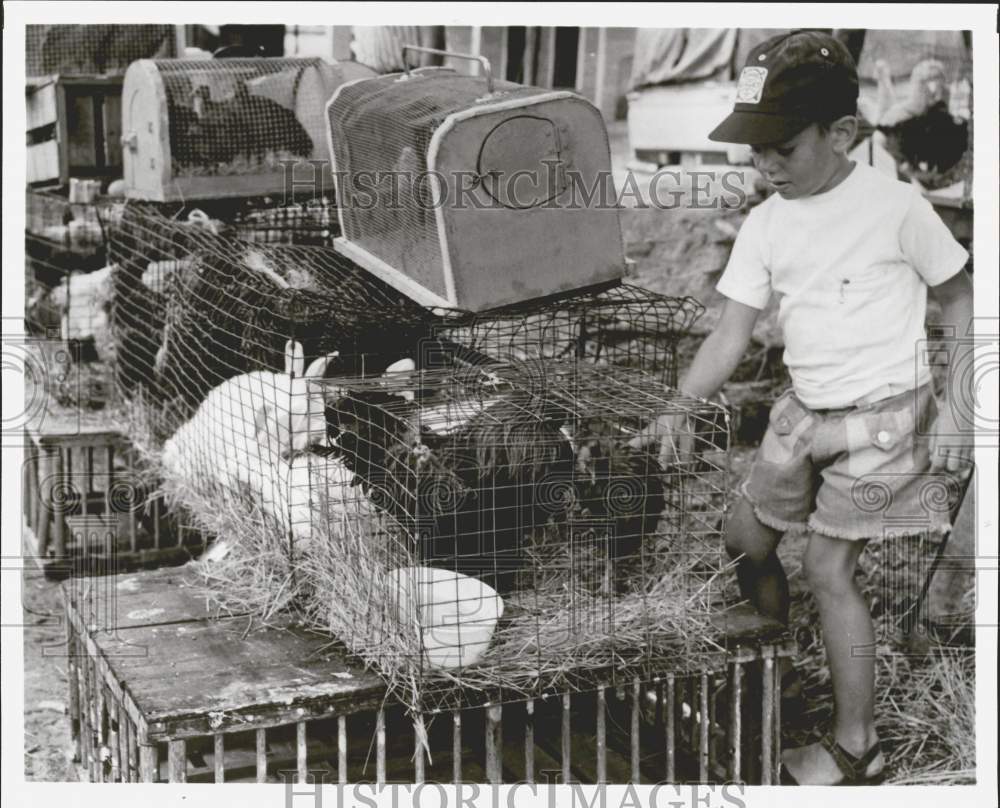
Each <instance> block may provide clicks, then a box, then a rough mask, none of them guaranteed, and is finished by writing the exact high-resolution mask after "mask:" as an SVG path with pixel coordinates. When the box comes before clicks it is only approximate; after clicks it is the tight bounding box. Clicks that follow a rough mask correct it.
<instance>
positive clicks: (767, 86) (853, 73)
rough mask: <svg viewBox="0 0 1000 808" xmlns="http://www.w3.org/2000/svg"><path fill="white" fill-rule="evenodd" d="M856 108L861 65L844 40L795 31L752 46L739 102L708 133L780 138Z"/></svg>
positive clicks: (722, 139)
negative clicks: (855, 59)
mask: <svg viewBox="0 0 1000 808" xmlns="http://www.w3.org/2000/svg"><path fill="white" fill-rule="evenodd" d="M857 109H858V70H857V66H856V65H855V64H854V59H852V58H851V54H850V53H849V52H848V50H847V48H846V47H844V45H843V43H842V42H840V40H838V39H836V38H834V37H832V36H830V35H829V34H826V33H823V32H821V31H793V32H791V33H789V34H779V35H778V36H775V37H771V38H770V39H768V40H765V41H764V42H761V43H760V44H759V45H758V46H757V47H755V48H754V49H753V50H752V51H750V54H749V55H748V56H747V62H746V65H745V66H744V67H743V69H742V70H741V71H740V77H739V83H738V85H737V89H736V105H735V107H734V109H733V111H732V113H730V115H729V117H728V118H726V119H725V120H724V121H723V122H722V123H720V124H719V125H718V126H717V127H715V129H713V130H712V133H711V134H710V135H709V136H708V138H709V140H714V141H716V142H719V143H746V144H749V145H751V146H753V145H759V144H764V143H781V142H782V141H785V140H788V139H789V138H791V137H794V136H795V135H797V134H798V133H799V132H801V131H802V130H803V129H805V128H806V127H807V126H809V124H811V123H816V122H818V121H829V120H835V119H837V118H839V117H842V116H844V115H855V114H857Z"/></svg>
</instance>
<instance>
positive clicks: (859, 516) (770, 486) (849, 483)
mask: <svg viewBox="0 0 1000 808" xmlns="http://www.w3.org/2000/svg"><path fill="white" fill-rule="evenodd" d="M936 415H937V404H936V402H935V400H934V394H933V391H932V388H931V385H930V384H929V383H928V384H925V385H923V386H922V387H919V388H917V389H915V390H907V391H905V392H902V393H897V394H894V395H889V396H887V397H885V398H880V399H879V400H877V401H874V402H872V403H867V404H862V405H858V406H852V407H846V408H843V409H838V410H810V409H809V408H808V407H806V406H805V405H804V404H803V403H802V402H801V401H800V400H799V399H798V397H797V396H796V395H795V393H794V391H792V390H788V391H787V392H785V393H784V394H782V396H781V397H780V398H779V399H778V400H777V401H776V402H775V403H774V406H773V407H772V408H771V415H770V422H769V425H768V428H767V432H766V433H765V435H764V439H763V440H762V441H761V445H760V448H759V449H758V450H757V455H756V457H755V458H754V461H753V464H752V465H751V468H750V473H749V474H748V476H747V479H746V481H745V482H744V483H743V486H742V488H741V493H742V494H743V496H744V498H745V499H746V500H747V501H748V502H749V503H750V504H751V505H752V506H753V508H754V512H755V513H756V515H757V518H758V519H759V520H760V521H761V522H762V523H763V524H765V525H768V526H769V527H772V528H774V529H776V530H782V531H788V530H792V531H804V530H811V531H814V532H816V533H820V534H822V535H824V536H830V537H832V538H839V539H848V540H861V539H874V538H884V537H887V536H890V535H892V536H904V535H917V534H921V533H927V532H939V531H941V530H943V529H946V527H947V526H948V495H949V493H950V491H951V485H952V484H951V481H950V479H949V478H948V476H947V475H946V474H945V473H944V472H942V473H940V474H935V473H931V472H930V471H929V468H930V452H929V432H930V429H931V426H932V424H933V423H934V419H935V417H936Z"/></svg>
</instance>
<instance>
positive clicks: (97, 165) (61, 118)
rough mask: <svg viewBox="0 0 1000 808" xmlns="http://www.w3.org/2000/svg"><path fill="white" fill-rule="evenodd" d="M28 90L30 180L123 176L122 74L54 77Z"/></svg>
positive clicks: (36, 82) (38, 81) (62, 181)
mask: <svg viewBox="0 0 1000 808" xmlns="http://www.w3.org/2000/svg"><path fill="white" fill-rule="evenodd" d="M25 95H26V98H25V100H26V103H27V116H28V117H27V130H28V132H27V134H28V153H27V171H28V183H29V184H31V185H36V184H45V183H58V184H59V185H68V184H69V180H70V177H92V178H97V179H106V180H110V179H114V178H116V177H120V176H121V173H122V143H121V127H122V77H121V76H49V77H45V78H41V79H35V80H34V81H33V82H31V83H29V84H28V85H27V88H26V93H25Z"/></svg>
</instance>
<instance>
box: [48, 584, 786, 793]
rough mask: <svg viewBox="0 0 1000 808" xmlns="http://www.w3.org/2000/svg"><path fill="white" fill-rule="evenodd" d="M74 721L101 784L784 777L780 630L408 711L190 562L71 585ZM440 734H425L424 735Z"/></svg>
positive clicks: (82, 753)
mask: <svg viewBox="0 0 1000 808" xmlns="http://www.w3.org/2000/svg"><path fill="white" fill-rule="evenodd" d="M64 595H65V608H66V615H67V645H66V654H67V663H68V680H69V718H70V722H71V735H72V740H73V743H74V749H75V760H76V761H77V762H78V763H79V765H80V768H81V769H82V770H83V774H84V776H85V777H86V778H87V779H89V780H90V781H91V782H102V783H108V782H170V783H182V782H189V783H197V782H216V783H222V782H258V783H263V782H282V781H284V782H286V783H290V782H293V781H295V782H298V783H306V782H307V781H309V780H311V781H312V782H314V783H320V782H327V783H336V782H339V783H348V782H352V783H354V782H362V781H364V782H369V783H371V782H374V783H375V784H377V785H381V784H384V783H391V782H415V783H420V782H425V781H436V782H454V783H460V782H466V783H470V782H489V783H501V782H507V783H511V782H528V783H535V782H541V783H545V782H549V783H554V782H564V783H565V782H583V783H601V782H608V783H613V782H633V783H639V782H646V783H653V782H669V783H683V782H692V783H713V782H749V783H756V782H759V783H763V784H768V783H772V782H776V777H777V767H778V764H779V760H780V737H781V733H780V730H781V715H780V687H779V685H778V675H777V668H778V665H777V660H778V659H779V658H780V657H783V656H787V655H788V654H790V653H791V650H792V649H791V646H790V640H789V638H788V637H787V635H786V634H785V633H784V631H783V630H782V628H781V627H780V626H779V625H778V624H777V623H775V622H773V621H770V620H768V619H765V618H763V617H760V616H759V615H758V614H756V613H755V612H753V611H752V610H750V609H748V608H747V607H735V608H733V609H730V610H728V611H726V612H722V613H719V614H717V615H716V616H715V618H714V623H713V626H714V628H713V633H714V635H715V637H716V639H717V641H718V644H719V647H720V649H724V650H721V651H720V653H719V654H718V656H717V658H716V659H715V660H714V664H711V665H708V666H706V667H700V668H698V667H693V668H691V669H689V670H687V671H686V672H684V673H670V674H663V675H660V676H657V675H655V674H652V673H650V674H649V675H647V676H646V677H642V678H636V679H633V680H631V681H629V682H628V683H626V684H624V685H623V686H621V687H618V688H615V687H603V686H600V687H596V688H594V689H593V690H592V691H590V692H577V693H572V694H571V693H568V692H559V691H553V692H549V693H545V694H541V695H540V696H539V697H537V698H533V699H528V700H525V699H515V700H513V701H508V702H495V703H488V704H484V703H482V702H479V703H476V704H474V705H473V706H469V707H466V708H464V709H451V710H443V711H441V712H439V713H437V714H436V715H431V714H427V715H422V716H415V715H413V714H407V713H406V712H405V711H404V710H403V708H402V706H401V705H399V704H396V703H394V702H393V701H392V700H391V699H389V700H387V699H386V690H385V685H384V683H383V682H382V681H381V680H380V679H379V677H377V676H375V675H374V674H373V673H371V672H369V671H367V670H366V669H365V668H364V666H363V665H362V664H360V662H358V661H357V660H356V659H354V658H352V657H351V656H350V655H349V654H347V653H346V652H345V651H344V650H343V649H342V648H340V647H338V646H336V645H334V646H331V645H330V643H329V641H328V640H326V639H324V638H322V637H319V636H317V635H315V634H312V633H308V632H305V631H302V630H301V629H300V628H296V627H294V626H291V625H285V624H282V623H281V621H278V624H275V625H270V626H265V625H262V624H260V623H254V621H253V620H252V619H251V618H249V617H248V616H247V615H227V616H225V617H221V618H220V617H217V616H214V615H212V614H211V613H209V611H208V610H207V609H206V599H205V597H204V593H203V591H202V579H201V578H200V576H197V575H194V574H193V573H192V571H191V570H189V569H185V568H180V569H176V570H156V571H150V572H142V573H138V574H135V575H119V576H116V577H113V578H102V579H74V580H73V581H71V582H67V583H66V584H64ZM421 727H423V729H421Z"/></svg>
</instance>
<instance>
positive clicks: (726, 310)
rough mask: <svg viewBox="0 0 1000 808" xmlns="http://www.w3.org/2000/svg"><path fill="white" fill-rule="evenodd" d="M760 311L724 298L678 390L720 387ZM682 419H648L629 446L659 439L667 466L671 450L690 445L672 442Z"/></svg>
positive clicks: (704, 393)
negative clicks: (649, 420)
mask: <svg viewBox="0 0 1000 808" xmlns="http://www.w3.org/2000/svg"><path fill="white" fill-rule="evenodd" d="M759 314H760V309H755V308H753V307H752V306H747V305H746V304H744V303H737V302H736V301H735V300H732V299H730V298H727V299H726V302H725V304H724V306H723V308H722V315H721V316H720V317H719V322H718V324H717V325H716V326H715V330H714V331H712V333H711V334H709V335H708V337H706V338H705V341H704V342H703V343H702V344H701V347H700V348H699V349H698V353H697V354H695V357H694V360H693V361H692V362H691V367H690V368H689V369H688V371H687V373H685V374H684V377H683V378H682V379H681V383H680V389H681V391H682V392H683V393H687V394H689V395H693V396H698V397H699V398H710V397H711V396H713V395H715V394H716V393H717V392H718V391H719V390H720V388H721V387H722V385H723V384H725V383H726V381H727V380H728V379H729V377H730V376H732V375H733V371H735V370H736V366H737V365H738V364H739V363H740V359H742V358H743V355H744V354H745V353H746V350H747V346H748V345H749V344H750V337H751V335H752V334H753V327H754V323H756V322H757V316H758V315H759ZM683 419H684V416H683V415H673V414H664V415H661V416H660V417H658V418H656V419H655V420H654V421H652V422H650V423H649V424H648V425H647V426H646V428H645V429H643V430H642V432H640V433H639V434H638V435H637V436H636V437H635V438H633V439H632V441H631V442H630V444H629V445H630V446H632V447H633V448H637V449H638V448H641V447H643V446H646V445H648V444H650V443H654V442H656V441H660V452H659V459H660V465H662V466H663V467H664V468H666V467H667V465H668V463H669V461H670V455H671V453H672V452H678V453H680V454H686V453H687V452H688V451H690V447H684V446H680V447H677V446H675V445H674V442H673V441H674V435H678V434H680V435H683V429H684V426H683Z"/></svg>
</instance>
